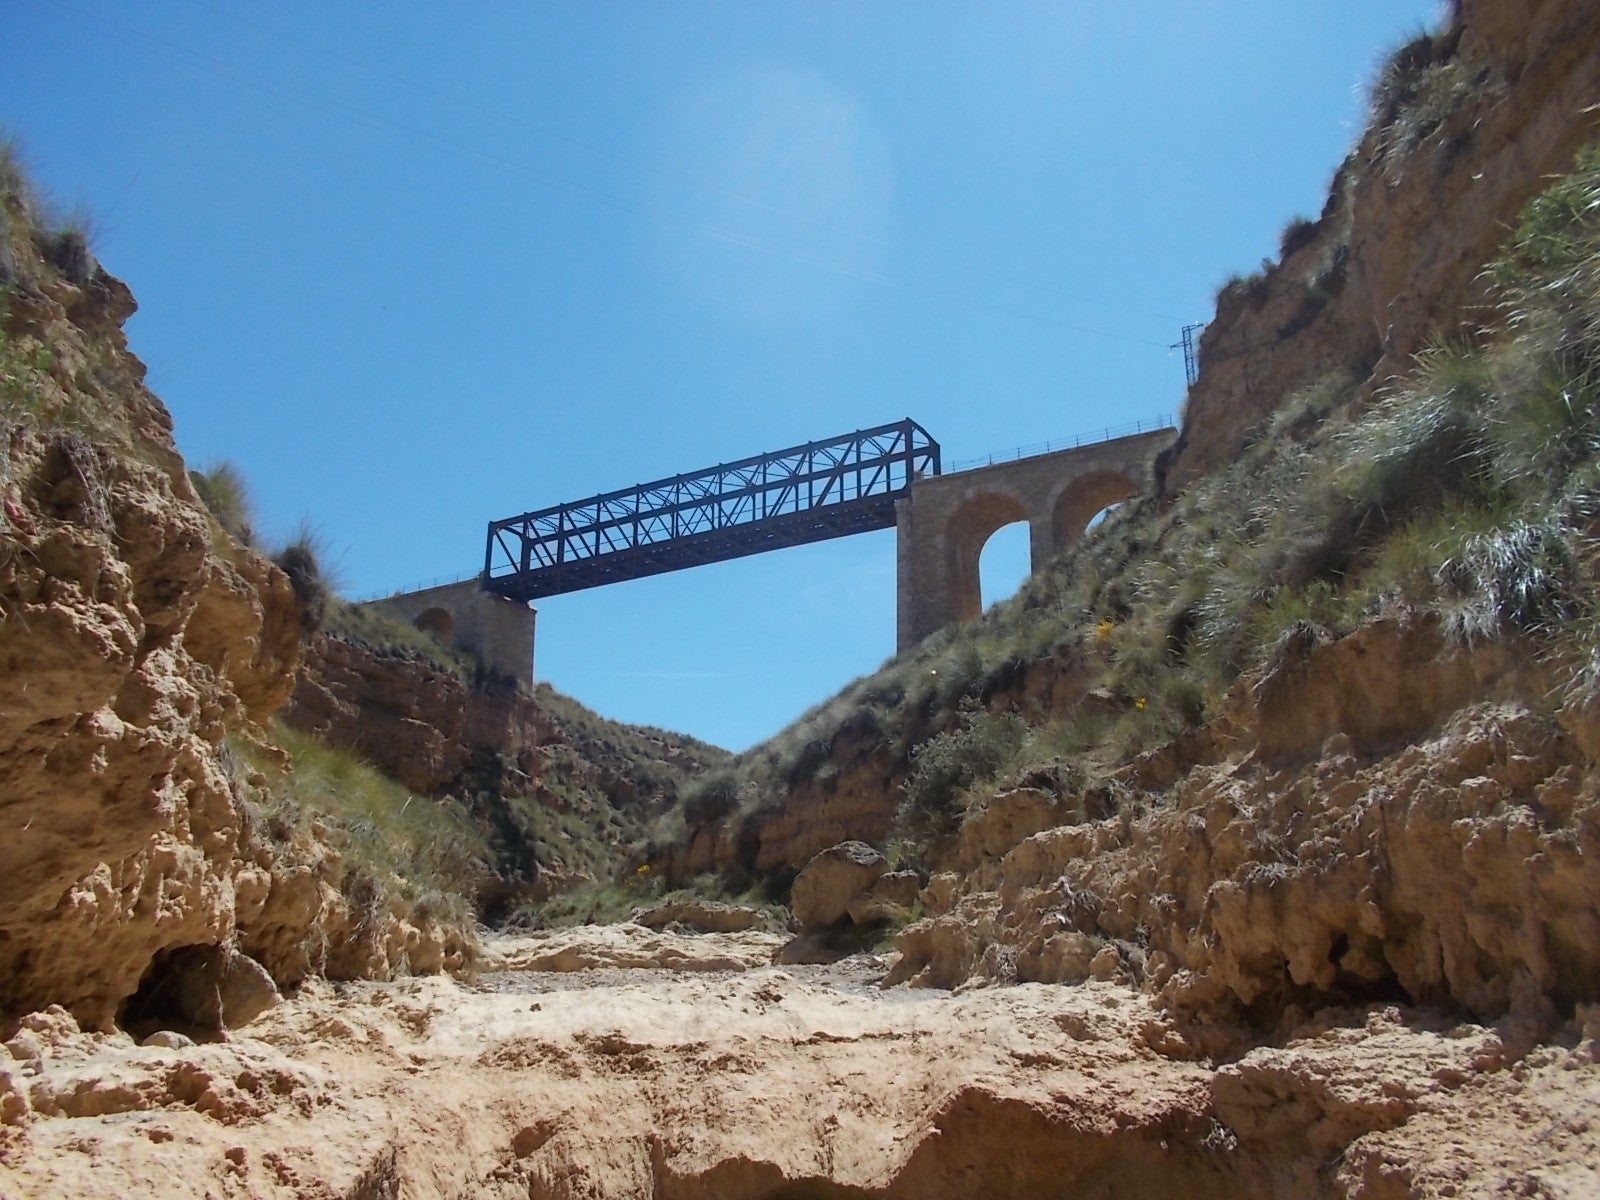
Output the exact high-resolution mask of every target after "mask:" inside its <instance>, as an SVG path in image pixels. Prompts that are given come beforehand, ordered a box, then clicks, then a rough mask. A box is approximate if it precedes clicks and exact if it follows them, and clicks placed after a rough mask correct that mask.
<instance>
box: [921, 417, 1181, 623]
mask: <svg viewBox="0 0 1600 1200" xmlns="http://www.w3.org/2000/svg"><path fill="white" fill-rule="evenodd" d="M1176 436H1177V435H1176V431H1175V430H1172V429H1161V430H1156V431H1154V432H1152V433H1143V434H1135V435H1133V436H1132V437H1125V438H1115V439H1112V440H1110V441H1105V442H1098V443H1096V444H1094V445H1090V446H1079V447H1076V448H1074V449H1072V450H1061V451H1057V452H1056V453H1054V454H1039V455H1035V456H1034V457H1032V458H1023V459H1018V460H1017V461H1015V462H1009V463H999V464H996V465H993V466H987V467H979V468H977V469H976V470H972V471H961V472H957V473H954V474H950V475H940V476H934V477H930V478H922V479H918V480H916V481H915V482H914V483H913V484H912V485H911V491H910V494H909V495H908V496H906V497H905V498H903V499H901V500H899V501H898V502H897V503H896V505H895V516H896V522H895V528H896V564H897V570H898V594H897V597H896V601H897V627H898V628H897V644H898V648H899V649H900V650H909V649H910V648H911V647H913V646H915V645H916V644H917V643H918V642H920V641H922V639H923V638H925V637H927V636H928V635H929V634H931V633H935V632H937V631H938V630H940V629H943V628H944V627H945V626H947V625H953V624H956V623H958V622H961V621H970V620H973V619H974V618H976V617H978V616H979V615H980V614H981V613H982V606H983V600H982V590H981V584H980V580H979V573H978V566H979V556H980V555H981V554H982V552H983V546H984V543H985V542H986V541H988V539H989V537H990V535H991V534H993V533H994V532H995V531H996V530H997V529H999V528H1001V527H1002V526H1004V525H1009V524H1011V523H1012V522H1015V521H1027V522H1028V543H1029V548H1030V559H1031V568H1032V569H1033V570H1035V571H1037V570H1038V569H1039V568H1041V567H1043V566H1044V565H1045V564H1046V563H1047V562H1049V561H1050V560H1051V559H1052V558H1054V557H1055V556H1056V555H1058V554H1060V553H1061V552H1062V551H1063V550H1065V549H1066V548H1067V547H1068V546H1070V545H1072V544H1073V543H1074V542H1076V541H1077V540H1078V539H1079V538H1081V537H1082V536H1083V532H1084V530H1085V528H1086V527H1087V526H1088V523H1089V522H1090V520H1092V519H1093V518H1094V516H1095V514H1096V513H1098V512H1100V511H1101V510H1102V509H1104V508H1106V507H1107V506H1108V505H1111V504H1115V503H1117V502H1118V501H1121V500H1126V499H1127V498H1128V497H1130V496H1134V495H1138V494H1140V493H1141V492H1143V491H1146V490H1147V489H1148V488H1149V484H1150V480H1151V477H1152V475H1151V472H1152V465H1153V463H1154V460H1155V457H1156V455H1157V454H1159V453H1160V452H1161V451H1162V450H1164V449H1166V448H1167V447H1168V446H1169V445H1171V444H1172V441H1173V439H1174V438H1175V437H1176Z"/></svg>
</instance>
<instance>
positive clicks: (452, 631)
mask: <svg viewBox="0 0 1600 1200" xmlns="http://www.w3.org/2000/svg"><path fill="white" fill-rule="evenodd" d="M411 623H412V624H413V625H415V626H416V627H417V628H418V629H420V630H422V632H423V633H428V634H432V635H433V636H434V637H436V638H438V639H439V640H440V641H441V642H443V643H444V644H445V645H446V646H448V645H450V644H451V643H452V642H454V641H455V637H456V619H455V618H454V617H453V616H451V615H450V613H449V612H448V611H447V610H445V609H442V608H430V609H426V610H425V611H424V612H423V613H422V614H421V615H420V616H419V617H417V619H416V620H415V621H413V622H411Z"/></svg>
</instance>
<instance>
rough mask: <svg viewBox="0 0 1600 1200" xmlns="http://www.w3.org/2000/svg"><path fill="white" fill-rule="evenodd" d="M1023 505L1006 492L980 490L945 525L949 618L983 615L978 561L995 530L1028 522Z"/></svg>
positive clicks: (968, 618) (981, 584)
mask: <svg viewBox="0 0 1600 1200" xmlns="http://www.w3.org/2000/svg"><path fill="white" fill-rule="evenodd" d="M1029 516H1030V514H1029V512H1028V509H1027V506H1026V505H1025V504H1023V502H1022V501H1021V500H1019V499H1018V498H1017V497H1016V496H1014V495H1012V494H1011V493H1009V492H1001V491H983V492H979V493H977V494H976V495H973V496H969V497H968V498H967V499H966V500H964V501H963V502H962V503H961V504H960V505H959V506H958V507H957V508H956V510H955V511H954V512H952V513H951V514H950V519H949V521H948V523H947V524H946V525H945V535H944V538H945V546H946V549H947V559H946V570H947V571H948V580H949V585H948V586H949V589H950V592H949V594H950V599H951V601H952V605H953V613H952V615H953V617H954V618H955V620H957V621H971V620H973V619H974V618H976V617H978V616H980V615H981V614H982V612H983V582H982V579H981V578H980V576H979V572H978V560H979V558H980V557H981V556H982V554H983V546H984V543H985V542H987V541H988V540H989V538H990V536H991V535H993V533H994V532H995V530H997V529H1000V528H1001V527H1003V526H1006V525H1011V524H1013V523H1015V522H1017V521H1027V520H1028V519H1029Z"/></svg>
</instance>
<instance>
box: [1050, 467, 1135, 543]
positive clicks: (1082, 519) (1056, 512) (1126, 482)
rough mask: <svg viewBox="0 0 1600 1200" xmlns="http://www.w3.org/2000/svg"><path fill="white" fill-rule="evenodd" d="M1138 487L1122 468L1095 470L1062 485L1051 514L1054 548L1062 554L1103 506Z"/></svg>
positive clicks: (1120, 499) (1130, 494) (1079, 536)
mask: <svg viewBox="0 0 1600 1200" xmlns="http://www.w3.org/2000/svg"><path fill="white" fill-rule="evenodd" d="M1138 491H1139V484H1138V482H1137V481H1135V480H1133V479H1131V478H1129V477H1128V475H1127V474H1125V473H1124V472H1122V471H1109V470H1106V471H1092V472H1090V473H1088V474H1086V475H1080V476H1078V478H1076V479H1073V480H1071V481H1069V482H1068V483H1067V485H1066V486H1065V487H1063V488H1062V489H1061V494H1060V495H1059V496H1057V497H1056V500H1055V504H1054V505H1053V506H1052V511H1051V514H1050V535H1051V543H1052V549H1053V550H1054V552H1055V553H1057V554H1059V553H1060V552H1061V551H1063V550H1065V549H1066V548H1067V547H1068V546H1070V545H1072V544H1073V543H1074V542H1076V541H1077V540H1078V539H1079V538H1081V537H1082V536H1083V531H1084V530H1085V529H1087V528H1088V527H1089V522H1090V521H1092V520H1093V519H1094V515H1095V514H1096V513H1097V512H1099V511H1100V510H1101V509H1103V508H1106V507H1108V506H1110V505H1112V504H1116V503H1118V502H1119V501H1122V500H1126V499H1127V498H1128V497H1129V496H1132V495H1134V494H1136V493H1137V492H1138Z"/></svg>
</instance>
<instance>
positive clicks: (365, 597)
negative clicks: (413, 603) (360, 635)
mask: <svg viewBox="0 0 1600 1200" xmlns="http://www.w3.org/2000/svg"><path fill="white" fill-rule="evenodd" d="M482 575H483V572H482V571H456V572H454V573H452V574H449V575H435V576H434V577H433V578H432V579H424V580H422V581H421V582H420V583H413V584H411V585H409V586H407V587H401V588H387V589H385V590H384V591H381V592H364V593H362V594H361V595H359V596H352V597H350V600H349V602H350V603H351V604H371V603H372V602H373V601H374V600H387V599H389V597H391V596H405V595H409V594H410V593H412V592H425V591H427V590H428V589H429V588H436V587H445V586H446V585H448V584H452V583H466V582H467V581H468V580H469V579H478V578H481V577H482Z"/></svg>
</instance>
